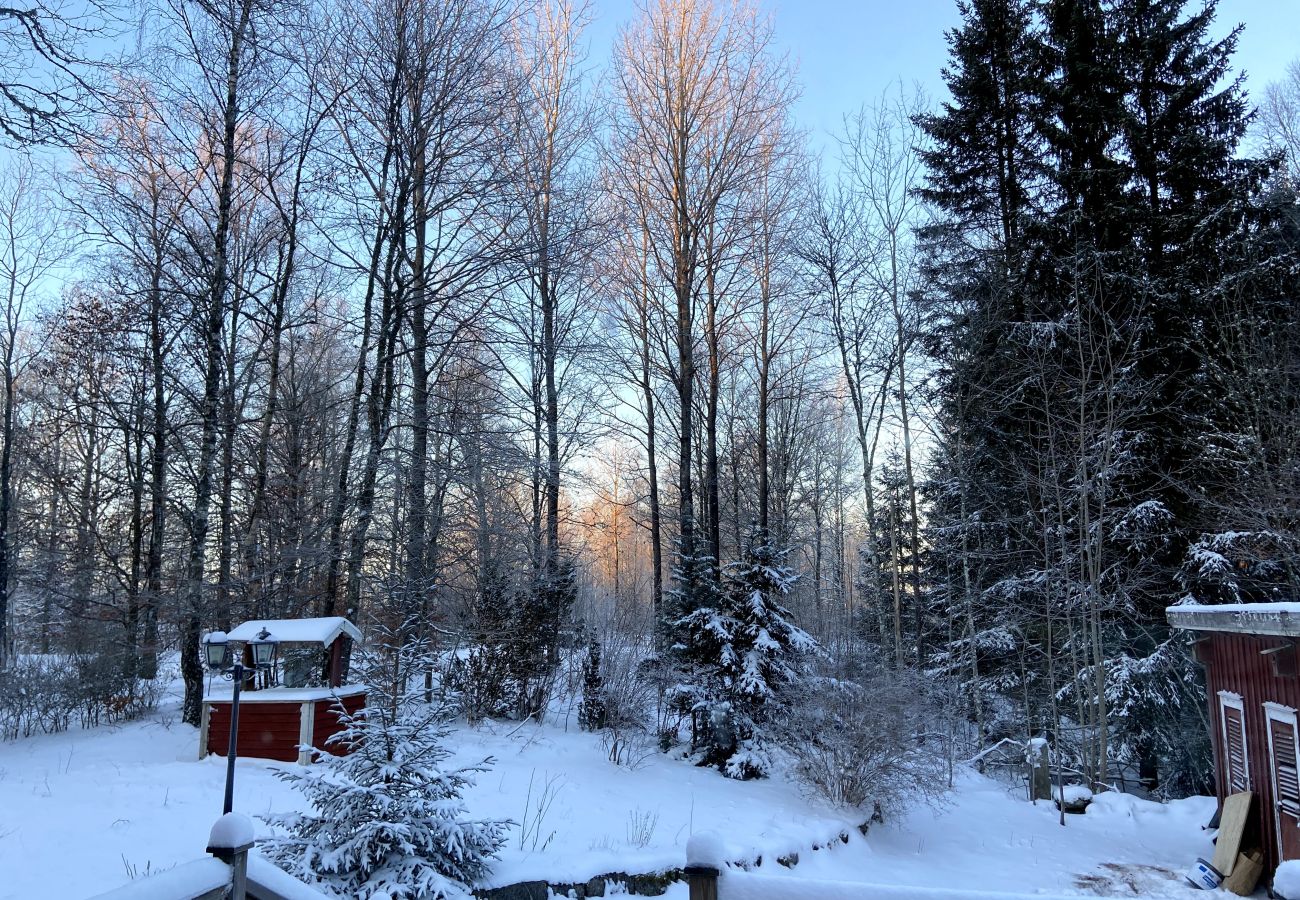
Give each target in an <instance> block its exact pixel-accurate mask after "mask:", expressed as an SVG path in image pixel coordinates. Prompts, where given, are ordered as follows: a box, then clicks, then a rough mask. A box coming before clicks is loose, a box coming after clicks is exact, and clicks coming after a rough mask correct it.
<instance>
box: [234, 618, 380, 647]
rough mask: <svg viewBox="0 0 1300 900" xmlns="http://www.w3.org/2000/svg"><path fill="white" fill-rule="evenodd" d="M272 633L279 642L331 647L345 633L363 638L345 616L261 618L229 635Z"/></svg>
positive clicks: (250, 636) (242, 637)
mask: <svg viewBox="0 0 1300 900" xmlns="http://www.w3.org/2000/svg"><path fill="white" fill-rule="evenodd" d="M263 628H265V629H266V630H267V631H269V632H270V633H271V637H273V638H275V639H276V640H277V641H281V642H285V641H287V642H289V643H292V644H324V645H325V646H326V647H328V646H329V645H330V644H332V643H334V641H335V640H337V639H338V637H339V635H341V634H346V635H347V636H348V637H350V638H352V640H354V641H359V640H361V632H360V631H358V630H357V626H355V625H353V624H352V623H351V622H349V621H348V620H347V619H345V618H343V617H342V616H321V617H319V618H315V619H258V620H256V621H253V622H245V623H244V624H243V625H240V626H239V627H238V628H236V629H235V630H233V631H231V632H230V634H228V635H227V636H226V637H227V639H228V640H232V641H251V640H255V639H256V638H257V636H258V635H259V634H261V633H262V629H263Z"/></svg>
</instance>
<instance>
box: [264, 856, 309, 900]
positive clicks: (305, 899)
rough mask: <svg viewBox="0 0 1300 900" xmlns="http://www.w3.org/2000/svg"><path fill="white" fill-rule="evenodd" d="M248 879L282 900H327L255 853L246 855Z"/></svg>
mask: <svg viewBox="0 0 1300 900" xmlns="http://www.w3.org/2000/svg"><path fill="white" fill-rule="evenodd" d="M248 878H249V880H250V881H253V882H256V883H257V884H258V885H259V886H261V887H264V888H269V889H270V890H273V891H275V892H276V893H277V894H279V895H280V897H281V898H282V900H329V898H327V897H326V896H325V895H324V894H322V893H321V892H320V891H318V890H316V889H315V888H313V887H308V886H307V885H305V884H303V883H302V882H301V881H299V880H298V879H297V878H294V877H293V876H292V875H288V874H286V873H285V872H283V871H282V870H280V869H279V868H277V867H276V866H274V865H272V864H271V863H269V862H267V861H266V860H265V859H263V858H262V857H260V856H258V855H257V854H256V853H250V854H248Z"/></svg>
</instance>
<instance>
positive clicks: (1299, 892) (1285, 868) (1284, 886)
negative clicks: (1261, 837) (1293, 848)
mask: <svg viewBox="0 0 1300 900" xmlns="http://www.w3.org/2000/svg"><path fill="white" fill-rule="evenodd" d="M1273 893H1274V894H1277V895H1279V896H1281V897H1283V898H1285V900H1293V898H1295V900H1300V859H1291V860H1287V861H1286V862H1284V863H1282V865H1280V866H1278V867H1277V871H1276V872H1274V873H1273Z"/></svg>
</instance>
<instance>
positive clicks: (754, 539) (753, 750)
mask: <svg viewBox="0 0 1300 900" xmlns="http://www.w3.org/2000/svg"><path fill="white" fill-rule="evenodd" d="M789 553H790V551H789V550H781V549H778V548H776V547H775V546H774V545H773V543H772V542H771V541H770V539H769V538H768V536H767V534H766V533H765V532H763V531H762V530H760V529H757V528H755V529H752V530H751V531H750V533H749V535H748V536H747V539H746V543H745V547H744V550H743V553H742V554H741V558H740V559H739V560H737V561H736V562H734V563H731V564H729V565H728V566H726V568H725V569H724V570H723V579H724V588H723V592H722V594H721V596H720V597H719V598H718V603H717V605H716V606H710V607H701V608H698V609H696V610H694V611H692V612H691V613H689V614H687V615H686V616H684V617H683V618H682V619H681V620H680V621H679V622H678V627H679V630H680V632H681V634H682V636H683V640H684V643H683V644H682V645H681V649H680V652H681V654H682V656H683V657H684V659H685V660H686V661H687V662H688V664H689V665H690V666H691V671H692V672H693V673H694V674H695V676H696V678H695V681H694V683H693V684H691V685H690V687H689V688H688V689H687V690H686V691H685V692H684V693H683V695H682V699H683V700H685V701H689V703H690V712H691V714H692V719H693V722H694V723H695V735H696V746H697V748H698V749H700V750H701V751H702V755H701V758H700V763H701V764H702V765H712V766H717V767H718V768H719V769H720V770H721V771H722V772H723V774H725V775H727V776H729V777H732V778H755V777H762V776H764V775H766V774H767V771H768V768H769V762H768V760H767V757H766V752H765V741H764V734H763V729H764V726H765V724H766V723H767V722H768V721H770V717H771V716H772V715H774V714H775V713H776V712H777V710H779V709H780V706H781V703H782V702H783V699H784V691H785V689H786V688H787V687H788V686H790V685H791V684H793V683H794V682H795V681H797V680H798V679H799V677H800V676H801V674H802V673H803V672H804V667H805V663H806V659H807V657H808V656H809V654H811V653H814V652H816V648H817V644H816V642H815V641H814V640H813V638H812V637H810V636H809V635H808V634H807V633H806V632H804V631H803V629H801V628H799V627H798V626H797V625H795V624H794V623H793V622H792V621H791V617H790V612H789V610H787V609H786V608H785V607H784V606H783V605H782V601H783V600H784V598H785V597H786V596H787V595H788V594H789V593H790V589H791V587H792V586H793V584H794V583H795V581H796V580H797V579H798V575H797V574H796V573H795V572H794V570H793V569H791V568H790V566H789V565H788V564H787V563H786V558H787V557H788V556H789Z"/></svg>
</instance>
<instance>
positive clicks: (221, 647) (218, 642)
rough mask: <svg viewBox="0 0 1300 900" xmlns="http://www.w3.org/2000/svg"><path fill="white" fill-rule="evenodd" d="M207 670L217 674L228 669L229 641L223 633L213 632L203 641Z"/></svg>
mask: <svg viewBox="0 0 1300 900" xmlns="http://www.w3.org/2000/svg"><path fill="white" fill-rule="evenodd" d="M203 654H204V657H205V658H206V661H207V664H208V668H209V669H212V670H214V671H217V672H221V671H224V670H225V669H228V668H230V641H229V639H227V637H226V633H225V632H224V631H213V632H211V633H209V634H208V636H207V637H205V638H204V639H203Z"/></svg>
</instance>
